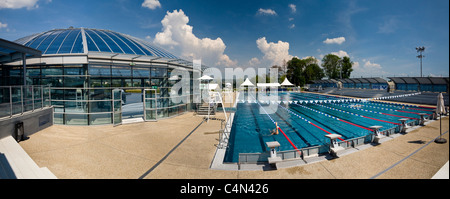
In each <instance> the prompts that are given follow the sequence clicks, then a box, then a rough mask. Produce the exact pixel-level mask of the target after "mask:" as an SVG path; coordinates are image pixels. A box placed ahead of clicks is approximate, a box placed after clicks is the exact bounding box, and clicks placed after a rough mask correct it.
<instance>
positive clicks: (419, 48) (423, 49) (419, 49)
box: [416, 46, 425, 77]
mask: <svg viewBox="0 0 450 199" xmlns="http://www.w3.org/2000/svg"><path fill="white" fill-rule="evenodd" d="M416 50H417V52H418V53H419V55H417V57H418V58H419V59H420V77H423V76H422V58H423V57H425V56H424V55H422V52H423V51H425V47H424V46H422V47H416Z"/></svg>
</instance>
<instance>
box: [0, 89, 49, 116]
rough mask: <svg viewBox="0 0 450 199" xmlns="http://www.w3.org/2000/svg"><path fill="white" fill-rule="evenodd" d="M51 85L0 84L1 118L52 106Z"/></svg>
mask: <svg viewBox="0 0 450 199" xmlns="http://www.w3.org/2000/svg"><path fill="white" fill-rule="evenodd" d="M50 98H51V94H50V86H44V85H41V86H34V85H31V86H0V118H2V117H12V116H13V115H16V114H23V113H25V112H27V111H34V110H37V109H42V108H44V107H50V106H51V103H50Z"/></svg>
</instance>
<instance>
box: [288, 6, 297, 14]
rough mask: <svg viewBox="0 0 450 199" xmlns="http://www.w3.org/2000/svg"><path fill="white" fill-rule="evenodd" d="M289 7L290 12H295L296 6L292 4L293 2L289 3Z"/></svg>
mask: <svg viewBox="0 0 450 199" xmlns="http://www.w3.org/2000/svg"><path fill="white" fill-rule="evenodd" d="M289 8H291V12H292V13H295V12H297V6H296V5H294V4H289Z"/></svg>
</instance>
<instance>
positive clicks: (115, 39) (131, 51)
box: [103, 31, 136, 54]
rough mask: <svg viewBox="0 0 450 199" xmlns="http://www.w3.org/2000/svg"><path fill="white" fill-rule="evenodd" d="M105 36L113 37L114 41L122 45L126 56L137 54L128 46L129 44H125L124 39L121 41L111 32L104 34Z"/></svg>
mask: <svg viewBox="0 0 450 199" xmlns="http://www.w3.org/2000/svg"><path fill="white" fill-rule="evenodd" d="M103 33H105V34H107V35H108V36H110V37H111V39H113V40H114V41H115V42H116V43H117V44H118V45H120V47H121V48H122V50H123V51H124V52H125V53H126V54H136V53H135V52H133V50H132V49H130V47H129V46H128V44H126V43H125V41H123V39H119V37H117V36H116V35H114V34H112V33H110V32H107V31H105V32H103Z"/></svg>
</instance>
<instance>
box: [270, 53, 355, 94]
mask: <svg viewBox="0 0 450 199" xmlns="http://www.w3.org/2000/svg"><path fill="white" fill-rule="evenodd" d="M352 66H353V62H352V61H351V60H350V58H349V57H343V58H340V57H339V56H337V55H333V54H328V55H325V56H324V57H323V59H322V64H321V67H320V66H319V64H318V60H317V59H316V58H314V57H307V58H304V59H299V58H297V57H294V58H292V59H291V60H289V61H287V62H286V63H285V64H283V67H280V66H272V68H278V69H279V74H280V78H279V81H280V82H283V81H284V78H285V77H287V78H288V80H289V81H290V82H291V83H293V84H295V85H296V86H304V85H305V84H311V83H313V81H314V80H321V79H322V78H324V77H328V78H329V79H345V78H350V75H351V73H352V71H353V69H352ZM283 70H284V71H283Z"/></svg>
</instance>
